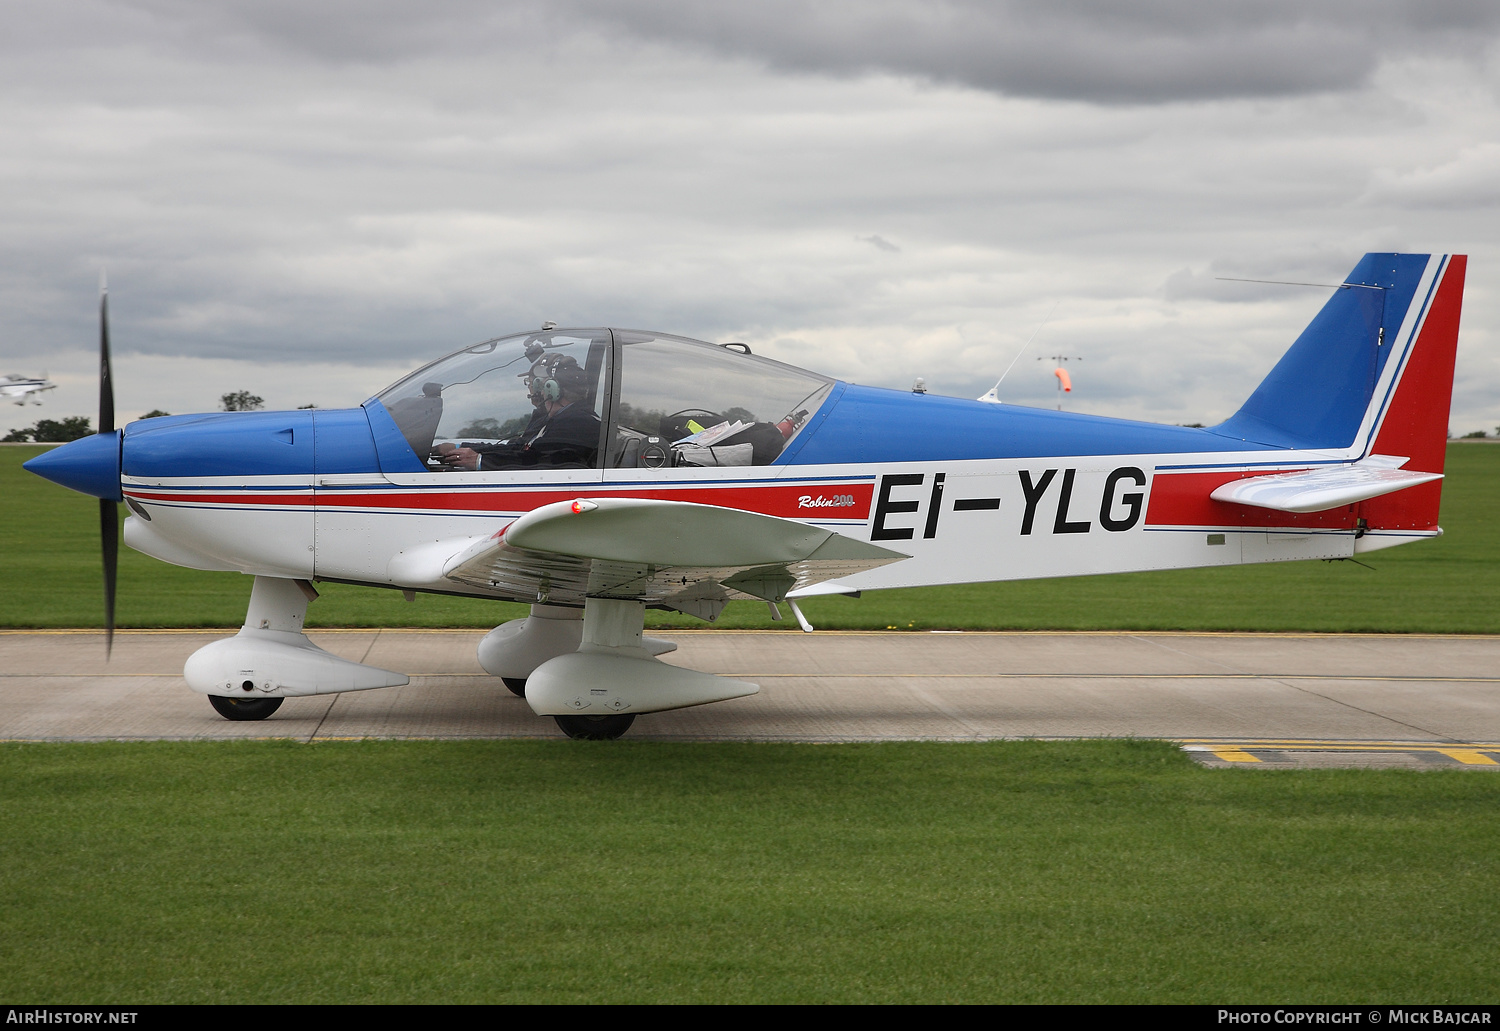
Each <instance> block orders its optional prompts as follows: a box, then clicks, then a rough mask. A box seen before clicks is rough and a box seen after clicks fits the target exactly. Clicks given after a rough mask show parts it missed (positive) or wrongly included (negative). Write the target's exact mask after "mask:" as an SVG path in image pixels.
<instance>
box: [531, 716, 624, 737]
mask: <svg viewBox="0 0 1500 1031" xmlns="http://www.w3.org/2000/svg"><path fill="white" fill-rule="evenodd" d="M552 718H553V719H554V720H556V721H557V725H558V726H559V727H561V728H562V732H563V733H564V734H566V735H568V736H569V737H571V738H573V739H575V740H578V741H613V740H614V739H615V738H617V737H619V736H620V735H621V734H623V733H625V732H626V731H627V730H629V729H630V725H631V724H632V723H634V722H635V713H633V712H630V713H617V714H615V715H613V716H553V717H552Z"/></svg>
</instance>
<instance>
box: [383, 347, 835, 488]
mask: <svg viewBox="0 0 1500 1031" xmlns="http://www.w3.org/2000/svg"><path fill="white" fill-rule="evenodd" d="M833 386H834V381H833V380H831V379H828V378H826V377H823V376H819V375H817V374H815V373H811V372H807V371H806V370H803V369H798V368H795V367H793V366H790V365H783V364H782V363H780V362H776V361H772V360H770V359H766V358H762V357H760V356H758V355H754V354H751V353H750V349H749V347H747V346H746V345H744V344H710V343H705V342H703V341H700V340H690V339H688V338H686V337H677V336H667V335H664V334H659V333H643V332H636V331H631V330H618V329H547V330H543V331H539V332H534V333H517V334H513V335H511V336H504V337H497V338H495V339H493V340H487V341H485V342H484V343H481V344H475V345H474V346H472V347H467V348H464V349H463V350H461V351H457V352H455V353H453V354H451V355H448V356H447V357H446V358H441V359H439V360H438V361H435V362H433V363H431V364H430V365H428V366H426V367H424V368H422V369H419V370H418V371H416V372H414V373H412V374H411V375H410V376H407V377H406V378H405V379H403V380H401V381H400V382H398V383H396V384H395V385H394V386H392V387H390V388H389V389H387V390H385V391H383V392H382V393H380V394H379V395H377V400H378V401H380V402H381V404H382V405H384V407H385V409H386V411H387V412H388V413H389V414H390V416H391V418H392V419H393V420H394V421H395V423H396V425H397V427H398V428H399V429H400V431H401V435H402V436H403V437H404V438H405V439H406V442H407V444H409V445H410V446H411V449H412V451H414V452H415V453H416V454H417V456H419V457H420V458H422V459H423V460H424V461H425V464H426V468H427V469H428V470H430V471H432V472H434V473H444V472H449V471H454V470H462V469H474V470H490V469H525V468H607V469H672V468H688V467H692V468H703V467H714V466H754V465H770V464H771V463H773V462H775V461H776V459H777V458H778V457H779V456H780V455H781V454H782V452H783V451H784V450H785V449H786V447H787V445H788V444H790V443H791V441H792V440H793V439H794V438H795V437H796V436H797V434H798V433H800V432H801V431H802V430H803V429H804V428H805V427H806V426H807V425H808V422H809V420H810V419H811V417H812V416H813V415H814V414H815V413H816V412H817V410H818V408H819V407H820V406H821V405H822V404H823V403H824V402H825V401H826V400H827V398H828V396H829V393H830V392H831V390H832V388H833Z"/></svg>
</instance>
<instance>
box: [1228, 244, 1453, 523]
mask: <svg viewBox="0 0 1500 1031" xmlns="http://www.w3.org/2000/svg"><path fill="white" fill-rule="evenodd" d="M1467 264H1468V262H1467V259H1466V258H1465V257H1464V256H1463V255H1426V254H1366V255H1365V256H1364V258H1363V259H1362V260H1361V261H1360V263H1359V264H1358V265H1356V266H1355V268H1354V271H1353V272H1351V273H1350V274H1349V276H1348V278H1347V279H1346V280H1345V281H1344V283H1343V285H1342V286H1340V287H1339V289H1338V290H1337V291H1335V293H1334V295H1333V296H1332V297H1330V298H1329V299H1328V303H1327V304H1325V305H1324V306H1323V310H1322V311H1320V312H1318V314H1317V317H1316V318H1314V319H1313V321H1312V322H1311V323H1310V324H1309V325H1308V327H1307V329H1305V330H1303V332H1302V335H1301V336H1299V337H1298V338H1297V340H1296V342H1295V343H1294V344H1292V346H1291V349H1290V350H1288V351H1287V353H1286V354H1285V355H1283V356H1282V358H1281V361H1279V362H1277V363H1276V367H1275V368H1273V369H1272V370H1271V372H1270V374H1269V375H1268V376H1266V378H1265V380H1264V382H1262V383H1261V384H1260V386H1259V387H1257V388H1256V389H1255V393H1253V394H1251V395H1250V399H1249V400H1248V401H1246V402H1245V404H1244V406H1243V407H1241V408H1240V410H1239V411H1238V412H1236V413H1235V414H1234V415H1233V416H1232V417H1231V418H1230V419H1228V420H1227V421H1225V422H1224V423H1222V424H1220V425H1219V426H1216V427H1214V432H1215V433H1220V434H1223V435H1225V436H1230V437H1234V438H1236V439H1238V440H1253V441H1256V442H1258V443H1261V444H1270V445H1272V446H1275V447H1284V448H1289V449H1295V450H1301V451H1308V450H1312V451H1333V452H1340V453H1342V454H1343V455H1344V456H1347V457H1348V458H1354V459H1357V458H1363V457H1365V456H1367V455H1372V454H1378V455H1390V456H1396V457H1400V458H1403V459H1406V460H1407V461H1405V462H1404V463H1402V468H1404V469H1407V470H1411V471H1413V472H1431V473H1441V472H1442V471H1443V460H1444V457H1445V454H1446V450H1445V449H1446V446H1447V439H1448V406H1449V402H1450V400H1451V397H1452V394H1453V360H1454V355H1455V353H1456V351H1457V347H1458V322H1459V313H1460V310H1461V309H1462V307H1463V293H1464V273H1465V271H1466V268H1467ZM1441 497H1442V483H1441V481H1434V482H1432V483H1427V484H1423V485H1421V486H1417V487H1410V488H1407V489H1405V490H1401V491H1398V492H1396V493H1394V494H1388V495H1384V496H1382V497H1379V498H1374V499H1371V500H1369V501H1365V502H1361V503H1360V505H1359V513H1358V514H1359V516H1360V518H1363V519H1364V520H1365V521H1366V522H1367V524H1368V525H1369V527H1370V528H1371V529H1376V528H1382V529H1418V530H1429V529H1433V528H1435V527H1436V526H1437V515H1438V502H1439V500H1440V499H1441Z"/></svg>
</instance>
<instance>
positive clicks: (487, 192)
mask: <svg viewBox="0 0 1500 1031" xmlns="http://www.w3.org/2000/svg"><path fill="white" fill-rule="evenodd" d="M4 9H5V31H4V32H3V33H0V140H3V146H0V228H3V232H0V373H7V372H18V373H28V374H37V373H41V372H43V371H45V372H47V373H48V374H50V375H51V376H52V378H53V379H54V380H56V381H57V382H58V383H59V387H58V389H57V390H55V391H53V392H52V393H51V394H49V395H47V396H46V402H45V405H44V407H42V408H25V409H22V408H15V407H11V406H4V407H3V408H0V415H3V417H0V429H4V428H8V427H10V426H21V425H29V424H30V423H31V422H33V421H34V420H35V419H36V418H37V417H38V416H42V415H45V416H50V417H58V416H62V415H72V414H89V415H92V414H93V412H94V408H95V404H96V393H95V391H96V386H95V381H94V375H95V370H94V364H93V363H94V358H93V348H94V347H95V346H96V345H95V339H96V332H97V331H96V329H95V292H96V289H97V282H98V276H99V270H100V268H101V267H107V269H108V273H109V280H110V295H111V308H112V315H113V333H114V339H115V348H116V375H117V378H118V401H119V408H120V411H121V414H122V416H125V417H134V416H135V415H138V414H140V413H142V412H144V411H146V410H148V409H152V408H163V409H166V410H168V411H172V412H187V411H200V410H211V409H213V408H214V407H216V405H217V399H218V397H219V395H220V394H222V393H225V392H227V391H231V390H240V389H247V390H250V391H252V392H254V393H257V394H260V395H262V396H264V397H265V398H266V400H267V402H268V405H269V406H271V407H287V408H290V407H296V406H298V405H302V404H309V403H313V404H317V405H318V406H319V407H332V406H341V405H350V404H357V403H358V402H359V401H361V400H363V399H364V398H365V397H367V396H368V395H369V394H371V393H373V392H375V391H377V390H378V389H380V388H381V387H383V386H384V385H386V384H387V383H389V382H390V381H392V380H394V379H395V378H397V377H398V376H400V375H401V374H403V373H404V372H406V371H408V370H409V369H410V368H412V367H413V366H414V365H416V364H419V363H420V362H422V361H425V360H426V359H428V358H431V357H434V356H436V355H438V354H441V353H445V352H447V351H450V350H453V349H456V348H458V347H461V346H463V345H465V344H468V343H471V342H474V341H477V340H482V339H485V338H487V337H490V336H494V335H497V334H500V333H505V332H509V331H514V330H519V329H527V328H531V327H534V326H537V325H539V324H540V323H541V322H542V321H543V320H546V319H550V320H553V321H556V322H558V323H560V324H562V325H599V324H607V325H616V326H630V327H638V328H651V329H659V330H663V331H668V332H675V333H682V334H686V335H689V336H696V337H701V338H704V339H709V340H743V341H747V342H749V343H750V344H751V345H752V346H753V347H754V348H755V350H756V351H757V352H758V353H767V354H770V355H773V356H775V357H778V358H781V359H783V360H786V361H791V362H794V363H796V364H800V365H805V366H808V367H810V368H814V369H817V370H819V371H821V372H826V373H828V374H831V375H835V376H838V377H840V378H843V379H850V380H854V381H857V382H863V383H873V384H879V385H885V386H896V387H906V386H909V385H910V384H911V381H912V378H913V377H914V376H918V375H920V376H923V377H925V378H926V380H927V382H928V384H929V385H930V387H931V388H932V389H934V390H936V391H939V392H942V393H952V394H958V395H965V396H970V397H972V396H976V395H977V394H979V393H982V392H983V391H984V390H986V389H987V388H988V387H989V386H990V384H991V383H993V382H994V380H995V379H996V377H998V376H999V375H1000V373H1001V372H1003V371H1004V370H1005V369H1006V367H1007V366H1009V365H1010V364H1011V363H1012V360H1013V359H1015V358H1016V356H1017V354H1018V353H1019V352H1021V349H1022V348H1023V346H1025V345H1026V343H1027V341H1028V339H1029V338H1032V337H1033V335H1035V339H1034V340H1033V341H1032V343H1031V345H1030V347H1029V349H1028V350H1027V351H1026V352H1025V353H1024V354H1022V355H1021V357H1020V360H1019V361H1016V362H1015V365H1014V369H1013V371H1011V372H1010V373H1009V375H1008V376H1007V378H1006V380H1005V383H1004V384H1003V385H1002V387H1001V396H1002V398H1004V399H1005V400H1008V401H1013V402H1017V403H1029V404H1042V405H1050V404H1052V403H1053V385H1054V382H1055V381H1054V380H1053V379H1052V378H1051V375H1050V374H1051V369H1052V367H1053V366H1052V363H1051V362H1050V361H1049V360H1038V359H1039V358H1042V359H1047V358H1049V357H1050V356H1052V355H1068V356H1070V357H1073V358H1075V359H1081V360H1080V361H1075V362H1070V364H1069V368H1070V371H1071V372H1072V374H1073V381H1074V384H1075V392H1074V394H1073V395H1072V396H1070V397H1069V399H1068V400H1067V402H1066V403H1067V406H1068V407H1069V408H1071V409H1073V410H1076V411H1085V412H1094V413H1099V414H1108V415H1121V416H1128V417H1136V418H1146V419H1152V420H1156V421H1163V422H1206V423H1213V422H1216V421H1218V420H1220V419H1223V418H1225V417H1227V416H1228V415H1230V414H1231V413H1232V412H1233V411H1234V409H1235V408H1237V407H1238V405H1239V404H1240V402H1241V401H1243V399H1244V398H1245V397H1246V396H1247V395H1248V394H1249V392H1250V390H1251V389H1252V388H1253V386H1254V385H1255V383H1256V382H1258V380H1259V378H1260V377H1261V376H1262V375H1264V373H1265V372H1266V370H1268V369H1269V368H1270V366H1271V365H1272V364H1273V363H1274V362H1275V360H1276V359H1277V358H1278V357H1279V356H1280V354H1281V352H1282V351H1283V350H1284V349H1285V348H1286V346H1287V345H1288V344H1290V342H1291V341H1292V340H1293V339H1294V338H1295V337H1296V335H1297V333H1298V332H1299V331H1300V330H1301V328H1302V327H1303V326H1304V325H1305V324H1306V322H1307V321H1308V320H1309V319H1310V318H1311V317H1312V315H1313V314H1314V313H1315V312H1316V311H1317V309H1318V308H1319V307H1320V306H1321V305H1322V303H1323V302H1324V300H1326V298H1327V295H1328V291H1326V290H1317V289H1309V288H1303V287H1285V286H1259V285H1253V284H1247V283H1234V282H1225V281H1222V280H1220V279H1218V278H1216V277H1219V276H1241V277H1251V278H1260V279H1277V280H1299V281H1312V282H1322V283H1330V282H1333V283H1336V282H1338V281H1339V280H1340V279H1341V278H1342V276H1343V275H1344V274H1345V273H1346V272H1347V271H1348V270H1349V269H1350V268H1352V267H1353V265H1354V263H1355V262H1356V261H1357V260H1358V259H1359V257H1360V256H1361V255H1362V254H1363V253H1364V252H1366V251H1371V250H1399V251H1416V252H1425V251H1454V252H1459V253H1467V254H1469V255H1470V256H1471V257H1470V274H1469V283H1468V290H1467V294H1466V301H1465V311H1464V325H1463V331H1462V335H1461V337H1460V342H1459V360H1458V379H1457V385H1456V389H1455V397H1454V406H1453V415H1452V426H1453V429H1454V431H1455V432H1456V433H1463V432H1468V431H1470V430H1476V429H1488V430H1489V431H1490V432H1492V433H1493V432H1494V431H1495V427H1496V426H1497V425H1500V349H1497V345H1500V339H1497V333H1496V329H1495V327H1496V324H1497V319H1500V290H1497V284H1500V49H1497V44H1496V40H1497V35H1500V6H1497V5H1495V4H1494V3H1493V2H1492V0H1423V2H1420V3H1416V2H1411V3H1407V2H1399V0H1348V2H1344V0H1329V2H1320V0H1295V2H1294V0H1243V2H1239V3H1236V4H1233V5H1225V4H1204V3H1202V2H1201V0H1132V2H1130V3H1111V2H1105V0H1052V2H1049V3H1047V4H1040V3H1021V2H1005V0H991V2H987V3H980V2H973V0H861V2H858V3H854V2H847V0H823V2H821V3H819V4H807V3H805V2H799V3H791V2H784V0H762V2H760V3H758V4H753V5H750V4H727V3H725V4H718V3H703V2H701V0H700V2H696V3H687V2H681V0H615V2H605V0H596V2H591V0H550V2H547V3H530V2H524V0H517V2H510V3H506V2H503V0H501V2H496V0H489V2H468V0H422V2H420V3H419V2H408V0H363V2H354V0H321V2H319V3H314V4H309V3H307V2H306V0H296V2H293V0H45V2H43V0H7V2H6V4H5V8H4Z"/></svg>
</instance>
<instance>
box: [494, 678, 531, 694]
mask: <svg viewBox="0 0 1500 1031" xmlns="http://www.w3.org/2000/svg"><path fill="white" fill-rule="evenodd" d="M500 682H501V683H502V684H504V685H505V686H506V687H508V688H510V693H511V694H513V695H519V696H520V697H522V698H525V697H526V678H525V677H501V678H500Z"/></svg>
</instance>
